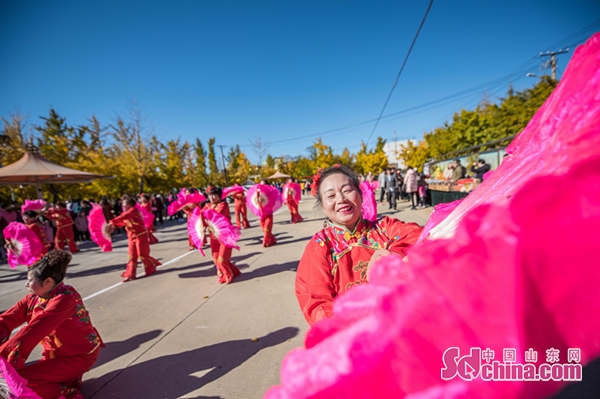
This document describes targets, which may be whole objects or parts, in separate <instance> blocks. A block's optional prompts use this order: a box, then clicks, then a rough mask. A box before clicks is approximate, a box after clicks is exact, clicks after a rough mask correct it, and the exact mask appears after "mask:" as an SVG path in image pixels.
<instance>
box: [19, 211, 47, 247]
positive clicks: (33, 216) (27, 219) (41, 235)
mask: <svg viewBox="0 0 600 399" xmlns="http://www.w3.org/2000/svg"><path fill="white" fill-rule="evenodd" d="M23 222H24V223H25V226H27V227H29V228H30V229H31V230H32V231H33V232H34V233H35V235H36V236H37V238H38V239H39V240H40V242H41V243H42V246H43V247H44V250H43V251H42V253H41V254H40V259H41V258H42V256H44V255H46V254H47V253H48V251H50V247H52V244H50V241H48V237H47V236H46V232H45V229H44V226H42V224H41V223H40V222H38V220H37V213H36V212H35V211H31V210H29V211H26V212H25V213H23Z"/></svg>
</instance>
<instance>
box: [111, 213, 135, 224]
mask: <svg viewBox="0 0 600 399" xmlns="http://www.w3.org/2000/svg"><path fill="white" fill-rule="evenodd" d="M129 219H131V212H127V211H125V212H123V213H122V214H120V215H119V216H115V217H114V218H112V219H111V221H110V223H111V224H112V225H113V226H116V227H123V226H125V221H126V220H129Z"/></svg>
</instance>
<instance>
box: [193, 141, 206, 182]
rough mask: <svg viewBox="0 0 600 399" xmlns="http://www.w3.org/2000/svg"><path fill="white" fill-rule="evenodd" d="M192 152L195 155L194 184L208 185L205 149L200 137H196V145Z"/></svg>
mask: <svg viewBox="0 0 600 399" xmlns="http://www.w3.org/2000/svg"><path fill="white" fill-rule="evenodd" d="M194 154H195V156H196V162H195V164H196V180H195V181H194V185H195V186H196V187H206V186H207V185H208V173H207V172H206V150H205V149H204V146H203V145H202V141H200V139H198V138H197V139H196V145H195V146H194Z"/></svg>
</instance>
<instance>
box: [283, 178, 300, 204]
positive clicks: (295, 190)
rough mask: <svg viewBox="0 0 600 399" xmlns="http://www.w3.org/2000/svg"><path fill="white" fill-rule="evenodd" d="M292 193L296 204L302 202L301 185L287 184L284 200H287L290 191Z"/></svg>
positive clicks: (284, 189)
mask: <svg viewBox="0 0 600 399" xmlns="http://www.w3.org/2000/svg"><path fill="white" fill-rule="evenodd" d="M290 190H291V191H292V197H293V198H294V200H295V201H296V203H299V202H300V199H302V190H301V189H300V184H298V183H286V184H285V185H284V186H283V199H284V200H285V199H286V198H287V196H288V191H290Z"/></svg>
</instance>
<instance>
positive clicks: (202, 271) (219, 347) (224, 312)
mask: <svg viewBox="0 0 600 399" xmlns="http://www.w3.org/2000/svg"><path fill="white" fill-rule="evenodd" d="M314 204H315V200H314V199H313V198H312V197H308V196H307V197H304V198H303V201H302V202H301V204H300V213H301V214H302V215H303V217H304V218H305V222H303V223H299V224H296V225H292V224H290V223H289V219H290V217H289V212H288V211H287V208H285V209H282V210H280V211H279V212H278V213H276V215H275V224H274V227H273V232H274V234H275V235H276V237H277V240H278V244H277V245H276V246H274V247H270V248H267V249H265V248H263V247H262V245H261V240H262V233H261V230H260V227H259V226H258V221H257V220H256V218H250V222H251V224H252V227H251V228H250V229H246V230H243V233H242V238H241V239H240V242H239V245H240V251H239V252H238V251H235V250H234V256H233V259H232V260H233V262H234V263H235V264H237V265H238V267H240V269H241V270H242V275H241V276H239V277H238V278H236V280H234V282H233V283H231V284H229V285H221V284H218V283H217V278H216V269H215V268H214V266H213V264H212V261H211V258H210V249H207V250H206V254H207V256H206V257H202V255H201V254H200V253H199V252H198V251H193V252H188V251H187V235H186V234H187V233H186V230H185V223H182V222H181V223H180V222H175V221H173V222H166V223H165V224H164V225H163V226H159V230H158V232H157V233H156V236H157V238H158V239H159V240H160V242H159V243H158V244H155V245H153V246H152V247H151V252H152V256H154V257H155V258H157V259H159V260H160V261H161V262H162V263H163V266H161V267H160V268H159V272H158V273H156V274H155V275H153V276H151V277H148V278H143V277H142V278H139V279H138V280H135V281H132V282H128V283H121V282H120V281H121V277H120V275H119V274H120V272H121V271H122V270H124V266H125V262H126V260H127V241H126V239H125V236H124V235H122V236H117V241H116V242H115V245H114V250H113V252H110V253H102V252H100V251H99V249H98V248H97V247H96V246H95V245H93V244H91V243H89V244H84V245H82V247H81V249H82V251H81V252H80V253H77V254H75V256H74V257H73V261H72V264H71V266H70V267H69V272H68V275H67V279H66V282H67V284H70V285H72V286H74V287H75V288H76V289H77V290H78V291H79V292H80V294H81V295H82V296H83V297H84V300H85V303H86V306H87V308H88V310H89V312H90V315H91V318H92V321H93V323H94V325H95V326H96V328H97V329H98V331H99V332H100V334H101V336H102V338H103V339H104V342H105V343H106V348H104V349H103V350H102V352H101V354H100V357H99V359H98V362H97V363H96V364H95V365H94V368H93V369H92V370H91V371H90V372H88V373H87V374H85V376H84V388H83V390H84V394H85V396H86V398H95V399H104V398H129V399H134V398H169V399H171V398H197V399H200V398H203V399H206V398H227V399H237V398H241V399H253V398H262V396H263V395H264V393H265V391H266V390H267V389H268V388H269V387H271V386H273V385H276V384H278V383H279V370H280V366H281V361H282V359H283V357H284V356H285V354H286V353H287V352H289V351H290V350H292V349H294V348H296V347H299V346H302V341H303V337H304V335H305V333H306V330H307V327H308V325H307V324H306V322H305V320H304V318H303V317H302V314H301V313H300V310H299V308H298V304H297V302H296V298H295V296H294V277H295V270H296V266H297V263H298V260H299V259H300V256H301V254H302V252H303V250H304V247H305V245H306V242H307V241H308V240H309V239H310V237H311V236H312V235H313V234H314V233H315V232H316V231H318V230H319V229H320V226H321V225H322V215H321V213H320V211H316V210H315V209H314ZM408 207H409V206H408V205H407V203H406V202H400V203H399V207H398V211H397V212H394V211H392V210H388V209H387V206H386V205H380V208H379V212H380V215H393V216H395V217H397V218H399V219H401V220H404V221H414V222H417V223H419V224H425V223H426V221H427V219H428V217H429V214H430V212H431V208H427V209H423V210H417V211H410V210H408V209H407V208H408ZM141 270H142V269H141V268H139V269H138V273H139V272H141ZM24 283H25V271H24V269H23V268H21V269H16V270H12V269H10V268H9V267H8V265H6V264H5V263H4V264H0V310H2V311H3V310H4V309H7V308H8V307H10V306H12V305H13V304H14V303H16V302H17V301H18V300H19V299H20V298H22V297H23V296H24V295H25V294H26V290H25V288H24ZM34 355H35V356H39V351H37V352H36V353H35V354H34ZM35 356H32V358H35Z"/></svg>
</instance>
